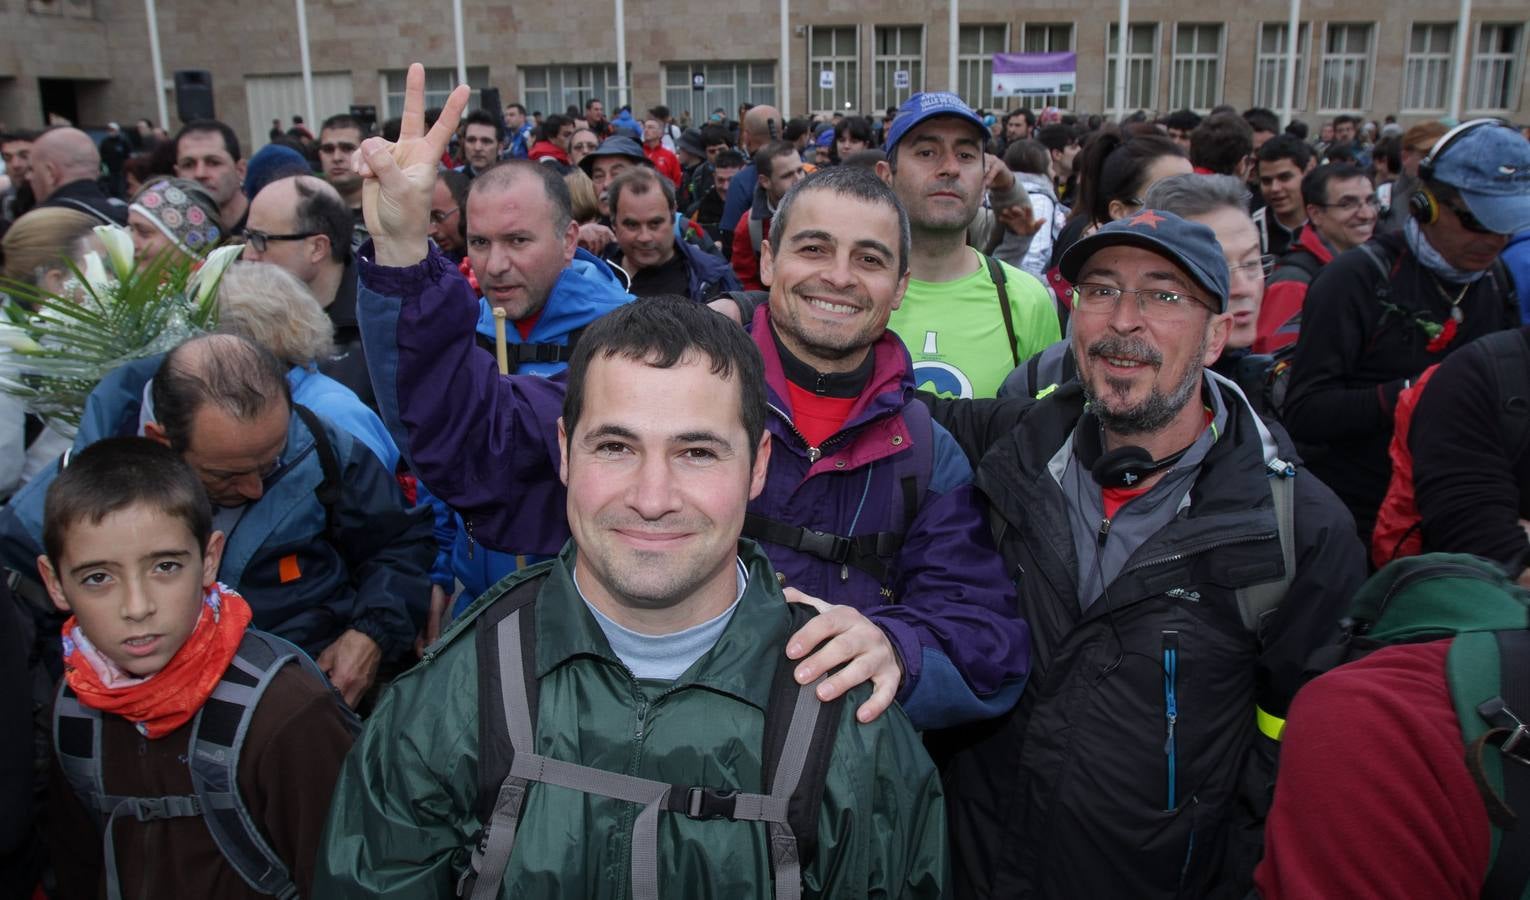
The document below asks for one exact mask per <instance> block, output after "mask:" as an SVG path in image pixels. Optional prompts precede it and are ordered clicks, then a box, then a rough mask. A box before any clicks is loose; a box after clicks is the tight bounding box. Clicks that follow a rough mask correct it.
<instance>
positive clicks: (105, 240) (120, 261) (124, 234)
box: [91, 225, 137, 284]
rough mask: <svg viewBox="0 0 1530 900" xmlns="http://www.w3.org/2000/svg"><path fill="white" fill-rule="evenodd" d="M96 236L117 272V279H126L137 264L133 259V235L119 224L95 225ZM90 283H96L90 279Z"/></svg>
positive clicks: (130, 275)
mask: <svg viewBox="0 0 1530 900" xmlns="http://www.w3.org/2000/svg"><path fill="white" fill-rule="evenodd" d="M95 233H96V237H97V238H99V239H100V241H101V243H102V244H103V245H104V246H105V247H106V255H107V257H108V258H110V259H111V261H112V269H114V270H115V271H116V273H117V279H118V280H119V281H126V280H128V278H130V277H132V274H133V269H134V267H135V266H136V265H137V264H136V263H135V262H134V260H133V236H132V235H131V234H129V233H128V230H127V229H126V228H123V227H122V226H120V225H97V226H96V227H95ZM91 283H92V284H95V283H98V282H96V281H95V279H91Z"/></svg>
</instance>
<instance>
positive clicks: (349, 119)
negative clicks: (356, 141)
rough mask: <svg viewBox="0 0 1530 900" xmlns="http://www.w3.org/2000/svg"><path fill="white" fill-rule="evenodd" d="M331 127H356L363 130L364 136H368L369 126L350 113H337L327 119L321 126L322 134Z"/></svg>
mask: <svg viewBox="0 0 1530 900" xmlns="http://www.w3.org/2000/svg"><path fill="white" fill-rule="evenodd" d="M331 128H354V129H356V130H357V131H359V132H361V136H362V137H366V136H367V126H366V125H365V124H364V123H363V122H362V121H361V120H360V119H358V118H356V117H355V116H353V115H351V114H350V113H336V114H335V115H333V116H330V117H329V118H327V119H325V120H324V122H323V124H321V125H320V126H319V134H320V135H322V134H324V132H326V131H328V130H330V129H331Z"/></svg>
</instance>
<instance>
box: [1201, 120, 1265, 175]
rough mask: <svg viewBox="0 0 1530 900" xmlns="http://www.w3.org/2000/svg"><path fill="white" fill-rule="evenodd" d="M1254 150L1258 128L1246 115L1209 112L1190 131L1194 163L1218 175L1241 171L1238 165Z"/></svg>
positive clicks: (1234, 173)
mask: <svg viewBox="0 0 1530 900" xmlns="http://www.w3.org/2000/svg"><path fill="white" fill-rule="evenodd" d="M1253 152H1254V129H1253V128H1251V127H1249V124H1248V122H1245V121H1244V120H1243V117H1242V116H1238V115H1235V114H1231V113H1217V114H1216V115H1214V116H1207V117H1206V118H1205V120H1204V121H1202V122H1201V124H1199V125H1197V126H1196V128H1195V130H1194V131H1192V132H1190V164H1191V165H1193V166H1196V167H1198V168H1202V169H1209V170H1210V171H1212V172H1214V173H1216V174H1218V175H1236V174H1238V165H1239V164H1240V163H1242V162H1243V161H1244V160H1246V159H1248V158H1249V155H1250V154H1252V153H1253Z"/></svg>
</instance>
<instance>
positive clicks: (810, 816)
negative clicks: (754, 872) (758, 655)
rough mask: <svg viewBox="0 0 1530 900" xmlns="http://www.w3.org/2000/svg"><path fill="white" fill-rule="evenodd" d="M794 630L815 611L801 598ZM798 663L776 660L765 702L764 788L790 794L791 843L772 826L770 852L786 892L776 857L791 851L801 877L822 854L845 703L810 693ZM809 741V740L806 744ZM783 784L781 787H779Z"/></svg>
mask: <svg viewBox="0 0 1530 900" xmlns="http://www.w3.org/2000/svg"><path fill="white" fill-rule="evenodd" d="M787 609H788V610H789V611H790V614H791V617H792V623H791V628H792V631H793V632H795V631H796V630H797V629H799V628H801V627H802V626H803V625H804V624H806V623H807V622H808V620H809V619H811V618H812V617H813V615H814V614H815V611H814V610H813V608H812V607H809V606H807V605H805V604H801V603H788V604H787ZM795 668H796V663H795V662H793V661H792V660H790V659H787V658H786V656H785V654H783V655H782V656H781V658H780V660H779V661H777V663H776V671H775V675H774V677H773V678H772V679H771V682H770V700H769V702H768V703H767V704H766V706H765V746H764V757H763V761H762V766H761V770H762V771H763V772H764V773H765V791H766V793H768V794H772V795H776V794H780V793H783V792H785V793H788V794H789V796H790V797H791V800H790V801H789V802H788V803H787V807H786V810H787V811H786V821H787V827H788V828H789V829H790V831H791V834H790V837H791V842H790V844H788V843H787V842H786V837H787V836H784V835H781V834H779V833H778V831H777V830H776V829H774V828H772V830H771V855H772V858H773V859H775V861H776V863H777V868H776V892H777V893H776V896H777V897H780V896H781V888H782V886H783V880H784V879H786V878H787V877H788V875H787V873H785V872H783V871H782V869H781V860H779V859H777V857H779V856H781V855H783V854H784V852H785V851H787V850H790V851H791V856H792V858H793V859H794V860H795V861H796V863H797V866H796V869H797V880H799V881H800V879H801V874H800V873H801V864H802V862H804V861H806V862H811V861H812V860H813V859H814V858H815V857H816V856H817V853H818V812H819V810H820V809H821V808H822V807H823V792H824V784H825V782H827V780H828V774H829V763H830V761H831V760H832V759H833V756H834V738H835V735H837V734H838V732H839V727H838V726H839V718H840V711H841V708H842V707H843V706H844V703H845V695H843V694H841V695H840V696H839V697H837V698H835V699H834V700H832V701H830V702H828V703H824V702H823V701H821V700H819V699H818V698H817V695H816V694H814V693H812V692H810V691H809V690H808V689H809V687H816V682H815V683H814V685H799V684H797V681H796V679H795V678H794V677H793V675H792V673H793V671H794V670H795ZM815 707H816V718H815V719H813V720H812V722H811V724H809V723H808V722H807V720H806V713H807V712H808V711H810V710H811V709H812V708H815ZM804 742H805V743H804ZM778 788H780V790H778Z"/></svg>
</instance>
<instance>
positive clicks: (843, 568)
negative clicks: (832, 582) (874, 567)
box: [839, 563, 850, 584]
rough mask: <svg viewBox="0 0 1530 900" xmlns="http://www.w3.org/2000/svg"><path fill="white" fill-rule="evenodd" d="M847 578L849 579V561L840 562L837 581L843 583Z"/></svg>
mask: <svg viewBox="0 0 1530 900" xmlns="http://www.w3.org/2000/svg"><path fill="white" fill-rule="evenodd" d="M849 580H850V565H849V563H840V564H839V583H840V584H844V583H845V582H847V581H849Z"/></svg>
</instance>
